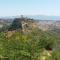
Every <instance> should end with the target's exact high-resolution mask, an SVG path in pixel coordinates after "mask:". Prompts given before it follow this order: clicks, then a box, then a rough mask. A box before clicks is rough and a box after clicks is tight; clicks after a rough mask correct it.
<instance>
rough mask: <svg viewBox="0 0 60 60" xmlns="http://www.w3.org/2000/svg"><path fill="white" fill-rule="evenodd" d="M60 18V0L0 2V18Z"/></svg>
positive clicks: (1, 0) (0, 0)
mask: <svg viewBox="0 0 60 60" xmlns="http://www.w3.org/2000/svg"><path fill="white" fill-rule="evenodd" d="M21 14H22V15H55V16H60V0H0V16H16V15H21Z"/></svg>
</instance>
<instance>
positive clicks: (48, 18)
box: [27, 15, 60, 20]
mask: <svg viewBox="0 0 60 60" xmlns="http://www.w3.org/2000/svg"><path fill="white" fill-rule="evenodd" d="M27 17H29V18H33V19H38V20H60V16H45V15H28V16H27Z"/></svg>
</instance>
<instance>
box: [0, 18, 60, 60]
mask: <svg viewBox="0 0 60 60" xmlns="http://www.w3.org/2000/svg"><path fill="white" fill-rule="evenodd" d="M57 31H58V30H57ZM59 31H60V30H59ZM52 32H54V31H42V30H40V29H39V28H38V26H37V24H36V22H35V21H34V20H32V19H25V18H24V19H22V20H21V19H14V21H13V22H12V24H11V25H10V26H9V28H8V29H7V31H6V30H5V31H3V32H0V59H2V60H60V37H58V36H56V35H54V33H52Z"/></svg>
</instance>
